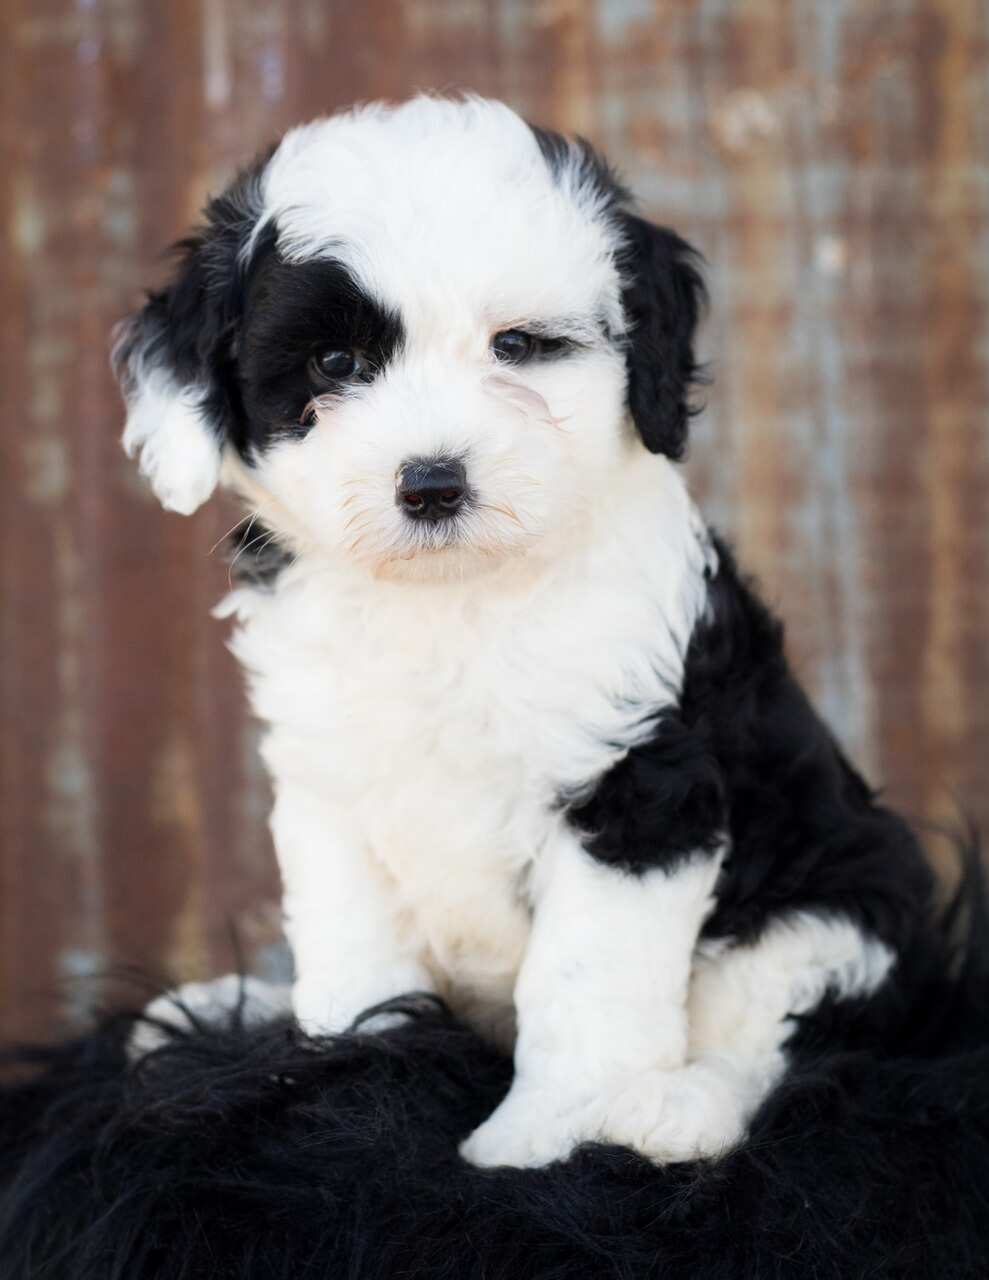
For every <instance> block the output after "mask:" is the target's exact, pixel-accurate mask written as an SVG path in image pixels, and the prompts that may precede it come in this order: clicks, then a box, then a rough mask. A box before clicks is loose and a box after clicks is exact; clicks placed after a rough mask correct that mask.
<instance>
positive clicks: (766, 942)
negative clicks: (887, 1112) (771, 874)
mask: <svg viewBox="0 0 989 1280" xmlns="http://www.w3.org/2000/svg"><path fill="white" fill-rule="evenodd" d="M893 963H894V955H893V952H892V951H891V950H890V949H889V948H888V947H887V946H885V945H884V944H883V943H882V942H880V941H878V939H876V938H873V937H870V936H869V935H867V934H866V933H864V932H863V930H862V929H861V928H860V927H859V926H858V925H856V924H854V923H853V922H852V921H851V920H849V919H847V918H846V917H843V916H840V915H825V914H820V913H817V912H815V911H799V912H794V913H792V914H790V915H787V916H785V917H781V918H780V919H777V920H774V921H772V922H771V923H770V924H769V925H768V927H767V928H766V929H765V930H764V932H763V933H762V935H761V936H760V937H759V939H758V940H757V941H756V942H754V943H751V944H748V945H741V946H740V945H731V944H728V943H726V942H724V941H717V942H713V943H706V942H705V943H702V944H701V945H700V946H699V947H698V951H697V954H696V955H695V959H694V966H693V972H692V975H691V982H690V991H689V996H688V1002H687V1018H688V1027H689V1041H688V1051H687V1063H686V1065H685V1066H684V1068H683V1069H682V1070H680V1071H677V1072H673V1073H671V1074H669V1075H668V1076H667V1077H666V1078H665V1080H664V1088H665V1089H666V1091H667V1093H668V1095H669V1097H670V1100H671V1103H675V1105H671V1107H670V1109H669V1111H668V1113H667V1116H666V1117H664V1122H665V1121H666V1120H668V1119H670V1118H674V1119H673V1123H672V1124H671V1125H670V1126H669V1128H668V1132H667V1133H666V1135H665V1137H664V1136H663V1135H660V1134H655V1135H653V1137H652V1140H651V1141H648V1142H647V1144H646V1145H648V1146H649V1147H650V1148H651V1149H652V1150H653V1151H654V1152H656V1151H657V1150H660V1149H662V1148H663V1147H665V1148H666V1158H667V1159H671V1160H672V1159H689V1158H694V1157H698V1156H716V1155H719V1154H722V1153H723V1152H724V1151H725V1150H727V1149H728V1148H730V1147H731V1146H733V1145H735V1143H737V1142H738V1141H740V1140H741V1138H742V1137H743V1136H744V1134H745V1130H746V1127H747V1126H748V1123H749V1121H750V1120H751V1118H752V1116H753V1115H754V1113H755V1111H756V1110H757V1109H758V1107H759V1105H760V1104H761V1103H762V1102H763V1100H764V1099H765V1098H766V1097H767V1095H768V1094H769V1092H770V1091H771V1090H772V1089H773V1087H774V1086H775V1085H776V1084H777V1083H778V1082H779V1081H780V1079H781V1078H782V1076H783V1074H784V1072H785V1070H786V1066H787V1061H788V1053H787V1048H786V1044H787V1041H788V1040H789V1038H790V1036H791V1035H792V1033H793V1031H794V1030H795V1026H796V1022H795V1020H796V1019H797V1018H798V1017H799V1016H800V1015H802V1014H807V1013H811V1012H812V1011H813V1010H814V1009H816V1008H817V1007H818V1006H819V1005H820V1003H821V1001H822V1000H823V999H824V998H825V997H826V996H828V995H831V996H834V997H836V998H838V999H850V998H854V997H861V996H869V995H871V994H873V993H874V992H875V991H876V990H877V989H878V988H879V987H880V986H881V985H882V983H883V982H884V981H885V979H886V977H887V976H888V974H889V972H890V970H891V968H892V966H893ZM642 1087H647V1082H642V1083H641V1084H640V1088H642ZM622 1109H623V1110H624V1111H625V1113H626V1119H625V1120H624V1121H620V1120H618V1119H617V1118H616V1117H615V1116H614V1115H612V1116H611V1117H610V1118H609V1125H608V1128H609V1131H610V1132H611V1133H613V1134H614V1133H621V1131H622V1128H623V1127H624V1125H625V1124H627V1123H628V1115H629V1112H630V1110H634V1097H633V1096H632V1095H629V1096H628V1097H626V1098H625V1099H624V1100H623V1104H622Z"/></svg>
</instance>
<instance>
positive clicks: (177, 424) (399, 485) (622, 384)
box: [115, 98, 703, 577]
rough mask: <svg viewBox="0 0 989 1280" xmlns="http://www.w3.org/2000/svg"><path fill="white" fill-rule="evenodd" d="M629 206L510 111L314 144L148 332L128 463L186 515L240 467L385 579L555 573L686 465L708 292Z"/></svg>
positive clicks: (592, 168)
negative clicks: (626, 500) (630, 485)
mask: <svg viewBox="0 0 989 1280" xmlns="http://www.w3.org/2000/svg"><path fill="white" fill-rule="evenodd" d="M627 205H628V196H627V193H626V192H625V191H624V190H623V189H622V188H621V187H620V186H619V185H618V184H617V182H616V181H615V180H614V178H613V177H612V175H611V174H610V173H609V171H608V169H607V167H606V166H605V165H604V163H603V162H602V161H600V160H599V159H598V158H597V157H596V156H595V155H594V153H593V152H592V151H591V150H590V148H589V147H587V146H586V144H584V143H582V142H569V141H566V140H564V139H563V138H561V137H559V136H558V135H556V134H551V133H548V132H546V131H542V130H535V129H532V128H530V127H529V126H528V125H527V124H525V122H524V121H522V120H521V119H520V118H519V117H518V116H516V115H515V114H514V113H513V112H511V111H510V110H509V109H508V108H507V107H504V106H502V105H501V104H498V103H494V102H489V101H484V100H480V99H476V98H469V99H466V100H462V101H459V100H458V101H449V100H441V99H435V98H417V99H414V100H413V101H411V102H408V103H406V104H404V105H402V106H399V107H382V106H373V107H365V108H361V109H358V110H355V111H353V112H350V113H348V114H345V115H341V116H336V117H334V118H332V119H329V120H321V121H317V122H316V123H314V124H310V125H307V126H304V127H302V128H299V129H296V130H294V131H292V132H291V133H289V134H287V135H286V136H285V138H284V139H283V140H282V142H281V144H280V145H279V146H278V147H277V148H276V149H275V150H274V151H273V152H272V153H270V154H269V155H268V156H266V157H265V158H264V159H263V160H262V161H260V162H259V163H258V164H257V165H256V166H255V167H254V168H253V169H252V170H250V171H249V172H247V173H245V174H243V175H241V177H240V178H239V179H238V180H237V181H236V182H235V183H234V184H233V186H231V187H230V189H229V190H228V191H227V192H226V193H225V194H224V195H222V196H221V197H219V198H218V199H216V200H214V201H212V202H211V204H210V205H209V206H208V208H207V210H206V221H205V225H204V226H203V227H202V228H201V229H200V231H199V232H198V233H197V234H196V235H195V236H193V237H192V238H191V239H189V240H186V241H184V242H183V243H182V244H181V245H180V246H179V264H178V269H177V272H176V274H175V277H174V280H173V281H172V283H171V284H170V285H169V286H168V287H167V288H166V289H164V290H162V291H161V292H157V293H153V294H151V295H150V297H149V299H148V302H147V304H146V305H145V307H144V308H143V310H141V311H140V312H139V313H138V314H137V315H135V316H133V317H132V318H131V319H130V320H129V321H127V322H126V323H125V325H124V326H123V328H122V331H121V335H120V338H119V341H118V344H117V348H116V356H115V359H116V367H117V370H118V375H119V377H120V379H121V383H122V386H123V389H124V393H125V396H126V399H127V403H128V419H127V427H126V431H125V434H124V443H125V446H126V447H127V449H128V451H129V452H131V453H138V454H139V455H140V460H141V468H142V470H143V471H144V473H145V474H146V475H147V476H148V478H149V479H150V481H151V484H152V486H153V488H154V490H155V492H156V493H157V495H158V497H159V498H160V500H161V501H162V503H163V504H164V505H165V506H166V507H170V508H172V509H174V510H177V511H181V512H186V513H188V512H191V511H193V510H194V509H195V508H196V507H198V506H199V505H200V504H201V503H202V502H203V501H205V499H206V498H207V497H208V496H209V495H210V493H211V492H212V491H213V489H214V487H215V486H216V484H217V482H218V480H219V478H220V474H221V468H222V469H223V472H224V476H225V478H226V479H227V480H228V481H229V482H230V483H231V484H232V485H233V486H234V487H236V488H237V489H238V490H239V491H240V492H241V493H242V494H243V496H244V497H245V498H246V499H247V500H248V502H250V503H251V504H252V506H253V507H254V508H255V509H257V510H258V512H259V513H260V515H261V518H262V520H263V521H264V523H265V524H266V525H267V526H268V527H269V528H270V529H272V530H273V531H274V533H275V534H276V536H280V537H281V538H282V539H283V540H284V541H285V542H286V543H287V544H288V545H290V546H291V547H292V549H293V550H295V551H297V552H305V551H317V552H319V553H321V554H329V555H332V556H342V557H345V558H349V559H350V560H352V561H353V562H356V563H358V564H360V565H363V566H366V567H367V568H368V569H369V570H370V571H372V572H375V573H383V574H394V575H400V576H409V575H414V576H423V577H443V576H448V575H449V574H451V573H453V574H456V575H458V576H460V575H463V574H464V573H465V572H469V571H472V570H475V569H478V568H480V567H483V566H484V565H486V564H497V563H499V562H500V561H502V560H503V559H505V558H506V557H514V556H519V555H525V554H532V555H539V554H542V555H552V554H553V553H554V549H555V548H558V547H559V546H560V545H561V544H562V542H564V541H566V540H567V539H572V538H573V537H574V536H576V534H577V532H578V531H579V529H580V528H581V527H582V526H583V525H585V524H586V523H587V522H588V521H589V520H590V519H591V518H592V517H593V515H594V513H595V512H598V511H603V512H606V510H607V507H608V505H609V504H610V503H613V502H615V501H621V489H622V479H621V476H622V469H623V468H624V467H626V466H627V465H628V463H629V461H630V459H632V458H634V456H635V455H636V453H638V454H640V455H641V450H642V447H643V446H644V447H645V448H646V449H647V450H649V451H650V452H652V453H657V454H665V455H666V456H667V457H669V458H674V459H675V458H678V457H679V456H680V455H681V453H682V451H683V448H684V445H685V440H686V432H687V422H688V418H689V414H690V409H689V407H688V402H689V392H690V388H691V384H692V382H693V381H694V380H695V377H696V372H697V370H696V365H695V363H694V355H693V345H692V344H693V335H694V329H695V327H696V322H697V316H698V309H699V304H700V302H701V298H702V292H703V287H702V284H701V281H700V277H699V274H698V272H697V269H696V263H695V256H694V254H693V253H692V251H691V250H690V249H689V247H688V246H687V245H686V244H685V243H684V242H683V241H682V240H681V239H679V237H677V236H676V235H674V234H673V233H672V232H670V231H667V230H664V229H662V228H659V227H654V226H651V225H650V224H648V223H647V222H644V221H643V220H642V219H640V218H638V217H636V216H635V215H634V214H632V213H631V212H629V210H628V208H627Z"/></svg>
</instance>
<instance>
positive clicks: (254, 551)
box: [226, 520, 292, 589]
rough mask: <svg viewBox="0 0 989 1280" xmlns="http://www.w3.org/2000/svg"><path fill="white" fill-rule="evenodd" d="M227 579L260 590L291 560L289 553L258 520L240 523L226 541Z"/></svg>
mask: <svg viewBox="0 0 989 1280" xmlns="http://www.w3.org/2000/svg"><path fill="white" fill-rule="evenodd" d="M226 553H227V559H228V560H229V562H230V581H231V582H235V583H236V584H237V585H238V586H251V587H259V588H261V589H264V588H266V587H270V586H272V585H273V583H274V582H275V580H276V579H277V577H278V575H279V574H280V573H281V572H282V570H283V569H286V568H287V567H288V566H289V565H290V564H291V563H292V553H291V552H290V551H289V550H288V549H287V548H286V547H284V546H282V544H281V543H280V542H279V541H278V539H277V538H276V537H275V535H274V534H273V533H272V532H271V530H270V529H268V528H267V527H266V526H265V525H263V524H262V523H261V522H260V520H251V521H249V522H248V523H247V524H241V525H240V527H239V528H238V529H237V530H236V532H234V533H232V534H231V535H230V537H229V538H228V539H227V543H226Z"/></svg>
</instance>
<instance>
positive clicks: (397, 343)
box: [231, 247, 405, 461]
mask: <svg viewBox="0 0 989 1280" xmlns="http://www.w3.org/2000/svg"><path fill="white" fill-rule="evenodd" d="M404 341H405V332H404V328H403V326H402V321H401V319H400V317H399V315H398V313H397V312H396V311H394V310H392V309H390V308H389V307H387V306H385V305H384V304H383V303H381V302H379V301H378V300H377V299H375V298H373V297H371V296H370V295H369V294H368V293H367V292H366V291H365V290H363V289H362V288H361V286H360V285H359V284H358V282H357V281H356V280H355V278H354V276H353V275H352V274H351V273H350V272H349V271H348V270H347V268H346V267H344V266H343V265H342V264H341V263H339V262H336V261H334V260H332V259H323V258H320V259H314V260H311V261H307V262H286V261H285V259H283V258H282V257H281V256H280V255H279V254H278V252H277V250H276V249H274V248H273V247H272V248H271V249H270V250H269V251H268V252H267V253H265V254H262V255H259V256H258V258H257V260H256V262H255V264H254V266H253V268H252V270H251V273H250V279H249V282H248V286H247V291H246V300H245V317H244V321H243V325H242V331H241V333H240V335H239V338H238V343H237V368H238V378H237V384H238V397H239V401H240V404H241V413H240V415H239V418H238V421H237V426H236V429H235V431H234V432H233V433H232V435H231V439H232V440H233V443H234V445H235V447H236V448H237V450H238V452H239V453H240V454H241V455H242V456H243V457H244V458H245V460H247V461H250V460H251V457H252V454H253V453H254V451H255V450H263V449H264V447H265V446H266V445H267V444H268V443H270V442H271V441H273V440H277V439H285V438H286V437H292V436H296V437H300V438H301V437H302V436H304V435H305V434H306V433H307V431H308V428H307V427H305V426H303V425H302V423H301V421H300V420H301V418H302V414H303V411H304V410H305V408H306V405H307V404H308V403H309V401H310V400H311V399H312V397H313V396H314V395H315V394H317V393H318V392H319V391H320V390H325V388H322V387H320V386H317V385H316V384H314V383H313V382H312V381H311V379H310V375H309V373H308V369H307V366H308V364H309V360H310V358H311V357H312V356H314V355H315V354H316V353H317V352H318V351H320V350H322V349H325V348H339V349H341V350H346V349H350V348H356V349H358V350H360V351H362V352H363V353H364V354H365V355H366V356H367V357H368V359H369V360H370V363H371V366H372V370H371V375H370V377H373V376H375V375H376V374H378V373H380V372H381V370H382V369H384V368H385V366H386V365H387V364H388V362H389V361H390V360H391V359H393V358H394V356H395V355H396V353H397V352H398V351H400V350H401V348H402V346H403V344H404ZM367 380H370V379H365V381H367ZM358 385H359V384H358ZM340 394H343V395H346V394H347V388H343V389H342V390H341V392H340Z"/></svg>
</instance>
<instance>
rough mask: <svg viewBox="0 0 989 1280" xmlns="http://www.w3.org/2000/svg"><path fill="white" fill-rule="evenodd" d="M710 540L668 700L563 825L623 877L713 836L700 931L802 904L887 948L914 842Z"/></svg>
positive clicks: (920, 871)
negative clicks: (718, 867)
mask: <svg viewBox="0 0 989 1280" xmlns="http://www.w3.org/2000/svg"><path fill="white" fill-rule="evenodd" d="M715 545H716V548H717V552H718V558H719V568H718V570H717V573H716V574H715V576H714V577H713V579H712V580H711V581H709V583H708V614H707V616H706V618H705V619H704V620H703V621H702V622H701V623H700V624H699V625H698V627H697V628H696V630H695V633H694V635H693V636H692V638H691V642H690V645H689V648H688V651H687V655H686V660H685V664H684V682H683V689H682V694H681V697H680V702H679V707H678V708H677V709H676V710H675V711H671V712H664V713H663V714H662V715H661V716H659V717H658V719H657V721H656V730H655V733H654V735H653V736H652V738H651V739H650V740H649V741H648V742H646V743H645V744H644V745H642V746H639V747H635V748H633V749H632V750H631V751H629V753H628V755H627V756H626V757H625V758H624V759H623V760H622V761H621V762H620V763H619V764H618V765H616V766H615V768H614V769H612V770H611V772H610V773H608V774H607V775H606V776H605V777H604V778H603V779H602V780H601V782H600V784H599V785H598V787H597V789H596V790H595V792H594V793H593V795H591V796H590V797H589V798H587V799H585V800H584V801H583V802H582V803H581V804H580V805H578V806H576V807H575V808H574V809H573V810H572V819H573V821H574V822H575V823H576V824H577V825H578V826H579V827H580V828H581V829H583V830H584V831H586V832H588V833H589V836H590V839H589V841H588V847H589V848H590V850H591V851H592V852H593V853H594V854H595V855H596V856H598V857H600V858H602V859H603V860H605V861H608V862H612V863H615V864H617V865H619V866H622V867H624V868H626V869H627V870H634V871H643V870H647V869H649V868H651V867H657V866H666V867H668V866H670V865H671V864H672V863H674V862H676V861H678V860H680V859H682V858H683V857H684V856H686V855H688V854H689V853H691V852H692V851H694V850H704V849H713V848H715V847H716V846H717V844H718V843H719V840H720V838H721V836H722V833H724V832H725V831H727V832H728V834H729V836H730V849H731V852H730V854H729V857H728V859H727V862H726V864H725V866H724V870H723V873H722V876H721V879H720V882H719V884H718V890H717V906H716V909H715V911H714V914H713V915H712V916H711V918H710V919H709V920H708V922H707V924H706V926H705V933H706V934H707V935H708V936H731V937H735V938H738V939H741V940H749V939H752V938H754V937H755V936H756V935H757V934H758V932H759V930H760V929H761V928H762V926H763V925H764V924H765V923H766V921H767V920H768V919H769V918H771V917H773V916H778V915H779V914H780V913H784V912H788V911H793V910H799V909H801V908H810V909H814V910H816V911H819V912H824V913H826V914H835V915H844V916H846V917H849V918H851V919H853V920H855V921H856V922H858V923H859V924H861V925H863V926H864V927H866V928H867V929H869V930H870V932H871V933H873V934H874V935H875V936H877V937H879V938H880V939H882V940H883V941H884V942H886V943H888V944H889V945H890V946H892V947H893V948H894V949H895V950H896V951H897V952H902V951H903V950H905V949H907V948H908V947H909V946H910V945H911V942H912V939H913V937H914V935H915V933H916V931H917V930H918V928H921V927H923V925H924V924H925V922H926V916H927V912H928V911H929V908H930V901H931V889H932V881H931V875H930V872H929V870H928V868H927V862H926V859H925V857H924V854H923V851H922V850H921V848H920V846H919V844H918V842H917V840H916V838H915V837H914V835H913V834H912V832H911V831H910V828H909V827H908V826H907V824H906V823H905V822H904V821H902V819H900V818H899V817H897V816H896V815H895V814H893V813H891V812H890V811H889V810H888V809H885V808H883V807H882V806H881V805H880V804H878V803H877V802H876V797H875V796H874V794H873V793H872V792H871V791H870V789H869V788H868V786H867V785H866V784H865V782H864V781H863V780H862V778H861V777H860V776H859V775H858V773H856V771H855V770H854V769H853V768H852V766H851V765H850V764H849V762H848V761H847V760H846V759H845V757H844V756H843V755H842V753H841V750H840V749H839V747H838V746H837V744H836V743H835V741H834V739H833V737H832V736H831V733H830V731H829V730H828V729H827V728H826V726H825V725H824V724H823V723H822V721H821V720H820V718H819V717H818V715H817V713H816V712H815V711H814V709H813V707H812V706H811V705H810V703H809V701H808V700H807V698H806V696H805V695H804V693H803V692H802V690H801V689H800V687H799V685H798V684H797V682H796V680H795V679H794V677H793V675H792V673H791V672H790V669H789V666H788V664H787V661H786V657H785V655H784V650H783V628H782V626H781V624H780V623H779V622H778V621H777V620H776V619H775V618H774V617H773V616H772V615H771V614H770V612H769V610H768V609H767V608H766V607H765V606H764V605H763V604H762V602H761V601H760V600H759V598H758V596H757V594H756V593H755V591H754V590H753V589H752V587H751V586H750V585H749V584H748V583H746V582H745V581H744V580H743V579H742V578H741V577H740V575H739V573H738V570H737V569H736V567H735V563H734V559H733V557H732V555H731V552H730V551H729V549H728V547H727V546H726V545H725V544H724V543H723V542H721V541H718V540H716V543H715Z"/></svg>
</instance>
